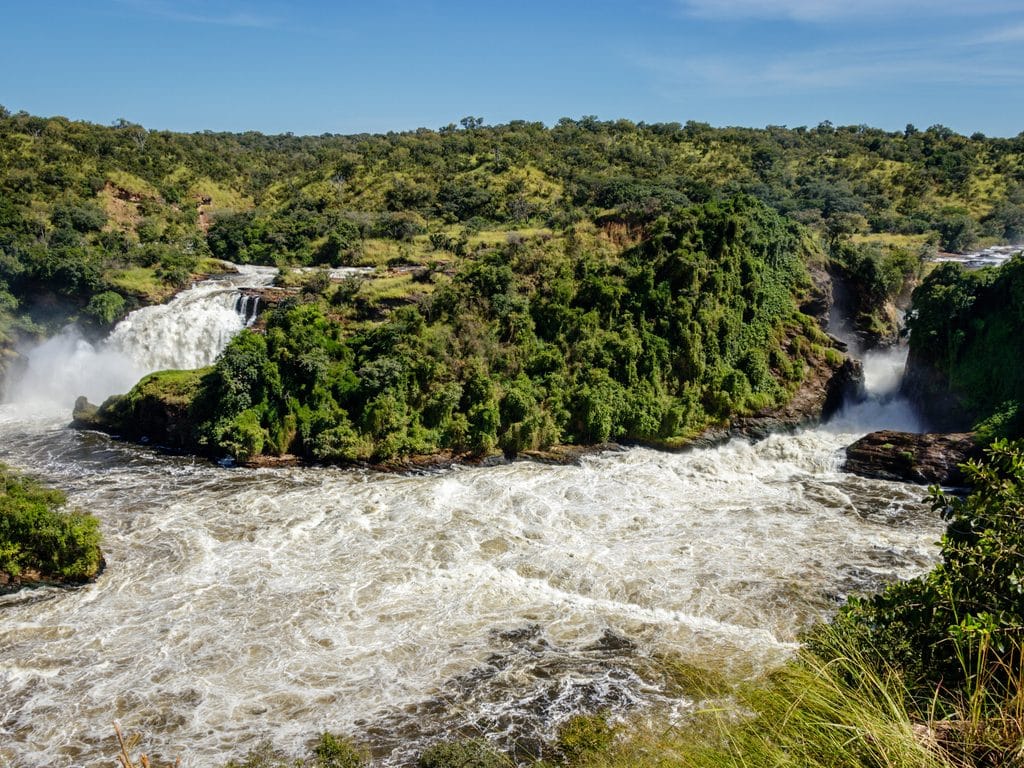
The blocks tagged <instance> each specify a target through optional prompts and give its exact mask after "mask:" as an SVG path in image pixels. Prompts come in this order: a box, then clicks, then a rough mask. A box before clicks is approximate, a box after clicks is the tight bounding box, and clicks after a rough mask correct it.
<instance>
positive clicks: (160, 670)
mask: <svg viewBox="0 0 1024 768" xmlns="http://www.w3.org/2000/svg"><path fill="white" fill-rule="evenodd" d="M193 290H195V291H198V292H199V293H203V292H204V291H207V290H208V288H206V287H203V286H199V287H197V288H196V289H193ZM209 290H210V294H209V295H208V296H207V300H208V301H210V302H213V303H217V304H218V305H219V306H230V307H231V309H230V312H231V313H234V312H235V310H234V307H235V304H236V303H237V301H236V300H233V299H232V296H230V295H229V296H227V297H219V298H218V297H216V292H215V291H214V290H213V289H212V288H211V289H209ZM193 295H196V294H193ZM172 306H174V307H175V309H174V310H173V311H179V310H180V311H182V312H184V313H185V314H186V315H187V318H188V319H187V320H186V321H185V322H183V323H181V324H178V323H174V322H172V323H168V324H167V325H166V327H167V328H170V329H174V328H181V327H186V328H189V329H190V333H189V334H188V335H187V338H185V337H183V336H182V335H180V334H178V333H177V331H169V333H170V334H171V336H169V337H168V336H162V337H161V338H159V339H157V338H156V334H151V333H150V332H151V331H155V326H156V325H157V324H158V323H160V322H161V321H160V320H159V319H158V314H159V313H149V314H145V315H137V316H131V317H130V318H129V319H128V321H127V322H128V323H129V324H130V325H131V326H132V327H134V328H135V331H136V332H137V333H138V334H139V336H140V337H142V338H149V339H150V342H149V346H148V347H147V348H148V349H150V350H158V349H171V350H173V351H174V354H176V355H179V356H180V357H178V358H176V359H179V360H182V361H189V363H188V364H194V363H192V362H191V361H193V360H198V359H209V357H206V358H202V356H203V355H207V356H209V355H210V353H211V350H210V349H209V348H208V347H207V348H206V349H205V350H200V349H198V348H197V346H196V345H200V346H202V345H207V344H211V342H210V339H217V340H219V341H215V342H212V344H213V346H216V344H217V343H223V341H224V339H223V337H222V336H221V335H219V334H220V331H215V328H216V327H219V326H217V324H218V323H220V322H221V320H222V319H223V317H224V316H223V315H218V314H216V313H213V312H211V311H210V308H209V306H207V305H206V304H205V303H197V302H191V303H190V302H187V301H179V302H178V303H177V304H176V305H175V304H174V303H172V304H168V305H166V308H165V309H167V310H169V311H171V307H172ZM200 318H203V321H202V322H207V321H210V320H212V322H213V325H205V326H203V325H202V322H200ZM232 322H233V323H234V324H235V329H236V330H237V329H238V328H240V327H241V326H242V325H243V324H244V318H240V317H237V315H236V319H235V320H233V321H232ZM200 326H202V329H201V328H200ZM126 333H127V331H126V329H125V328H123V327H121V326H119V328H118V329H115V331H114V333H113V337H115V338H120V337H121V336H122V335H124V334H126ZM161 333H164V332H161ZM190 345H191V346H190ZM139 348H141V347H136V349H139ZM161 359H163V358H161ZM138 360H139V359H138V358H136V361H138ZM140 364H142V363H140ZM161 364H167V363H166V362H162V363H161ZM175 364H185V363H184V362H183V363H175ZM79 368H81V369H82V370H84V369H85V366H79ZM100 369H102V370H106V369H107V366H105V365H101V366H100ZM74 386H76V387H79V388H80V389H81V390H82V391H86V392H89V391H90V390H89V389H82V385H81V383H80V382H75V384H74ZM99 386H100V389H102V385H99ZM14 391H15V392H18V391H19V390H14ZM30 391H33V392H36V393H42V392H45V391H50V390H47V389H46V388H45V387H43V386H42V385H33V386H32V387H31V388H30ZM92 391H94V392H97V394H96V397H97V398H100V399H101V398H102V397H103V396H104V395H106V394H110V393H111V391H109V390H108V391H98V390H92ZM21 392H22V393H24V392H26V390H25V389H22V390H21ZM78 393H79V392H76V393H75V394H78ZM22 396H23V397H24V395H22ZM72 397H73V396H72ZM36 400H37V401H38V398H36ZM68 405H69V400H68V396H67V395H66V394H61V395H60V399H59V400H58V402H57V403H56V405H55V406H45V405H43V404H41V403H39V402H37V403H36V405H35V406H33V407H28V404H27V402H26V401H24V400H23V401H21V402H17V403H13V402H12V403H8V404H7V405H4V406H3V407H2V409H0V426H2V429H3V432H4V434H5V437H6V442H5V448H4V449H3V453H2V458H3V460H4V461H5V462H7V463H8V464H10V465H11V466H13V467H16V468H21V469H25V470H31V471H32V472H33V473H35V474H36V475H39V476H41V477H42V478H44V479H45V480H47V481H49V482H52V483H54V484H58V485H60V486H61V487H63V488H65V489H66V490H67V491H68V493H69V496H70V498H71V501H72V503H73V504H75V505H77V506H81V507H84V508H88V509H90V510H93V511H95V512H96V513H97V515H99V517H100V518H101V520H102V526H103V533H104V537H105V555H106V559H107V568H106V570H105V571H104V573H103V574H102V575H101V577H100V578H99V580H98V581H97V582H96V583H94V584H91V585H88V586H86V587H84V588H81V589H76V590H71V591H62V590H56V589H40V590H32V591H24V592H20V593H16V594H13V595H7V596H3V597H0V606H2V609H3V611H4V618H5V621H4V623H3V625H2V626H0V670H2V672H0V675H2V678H3V691H4V692H3V694H2V695H0V733H2V734H3V736H4V738H3V739H2V740H0V757H2V758H3V759H5V760H7V761H11V762H13V763H15V764H18V765H26V766H43V765H46V766H69V767H70V766H86V767H87V768H91V767H92V766H100V765H106V764H108V763H109V758H110V755H111V752H112V750H111V744H112V738H111V726H110V723H111V721H112V720H117V721H119V722H120V723H121V724H122V726H123V728H125V729H126V730H128V731H132V732H140V733H144V734H145V737H146V742H147V749H148V750H149V751H150V754H151V755H152V756H154V757H159V758H161V759H164V760H166V761H168V762H171V761H173V758H174V757H175V756H177V755H179V754H180V755H182V757H183V760H184V762H183V765H185V766H199V765H210V764H217V763H220V762H224V761H225V760H226V759H228V758H229V757H230V756H231V755H233V754H238V753H240V752H244V751H245V750H246V749H247V748H249V747H252V746H254V745H255V744H256V743H258V742H259V741H260V740H261V739H263V738H264V737H270V738H271V739H272V740H273V741H274V743H275V744H277V745H279V746H281V747H282V748H284V749H286V750H289V751H291V752H292V753H297V752H299V751H301V747H302V745H303V744H304V743H305V741H306V740H307V739H309V738H310V736H311V735H313V734H314V733H315V732H317V731H318V730H324V729H330V730H332V731H339V732H343V733H348V734H350V735H352V736H353V737H354V738H356V739H357V740H361V741H364V742H366V743H368V744H369V745H370V746H371V748H372V750H373V753H374V755H375V756H376V757H377V759H379V760H380V761H381V763H382V764H385V765H404V764H407V763H409V762H410V760H411V759H412V755H413V754H414V753H415V751H416V750H417V749H418V748H420V747H422V746H423V745H424V744H426V743H428V742H430V741H431V740H433V739H436V738H438V737H441V736H448V735H455V734H466V733H481V732H485V733H487V734H489V735H490V736H492V737H494V738H496V739H498V741H499V743H500V744H501V745H502V746H503V747H513V746H518V748H519V749H521V750H523V751H525V752H530V750H531V749H532V750H536V749H537V745H538V744H539V741H540V740H541V739H543V738H544V737H550V735H551V733H552V729H553V728H554V727H555V726H557V724H558V723H559V722H561V721H563V720H564V719H565V718H566V717H568V716H569V715H570V714H572V713H575V712H579V711H597V710H601V709H610V710H611V711H613V712H614V713H616V714H617V715H618V716H628V715H629V714H631V713H632V714H636V713H644V712H654V711H657V712H662V713H668V716H669V717H679V716H682V715H684V714H685V712H686V711H687V710H688V708H690V707H692V706H694V703H695V702H694V701H693V700H692V699H691V698H689V697H687V696H686V695H684V694H681V692H680V691H679V690H678V689H677V688H675V687H674V686H673V684H672V681H671V679H670V676H669V677H667V676H666V672H665V667H664V664H663V660H664V659H666V658H675V659H679V660H681V661H683V662H685V663H687V664H690V665H693V666H694V667H697V668H703V669H709V670H714V671H716V672H724V673H726V674H727V675H729V676H732V677H734V678H742V677H747V676H750V675H753V674H756V673H758V672H761V671H764V670H765V669H767V668H770V667H772V666H774V665H777V664H778V663H780V661H781V660H782V659H784V658H786V657H787V656H788V654H789V653H791V651H792V650H793V649H794V647H795V642H796V639H797V635H798V633H799V632H800V631H801V630H802V629H803V628H805V627H806V626H808V625H809V623H810V622H812V621H814V620H815V619H818V618H821V617H823V616H825V615H828V614H829V613H830V612H832V611H833V610H834V608H835V606H836V605H837V604H838V602H839V601H840V600H841V599H842V598H843V597H844V596H845V595H847V594H850V593H853V592H859V591H866V590H873V589H876V588H878V587H879V586H880V585H881V584H882V583H884V582H886V581H890V580H893V579H899V578H906V577H909V576H912V575H915V574H918V573H921V572H922V571H924V570H925V569H926V568H928V567H929V566H930V565H931V563H932V562H933V561H934V558H935V556H936V548H935V545H934V542H935V541H936V539H937V538H938V536H939V534H940V532H941V523H940V521H939V520H937V519H935V518H934V516H933V515H932V514H931V512H930V511H929V510H928V509H927V507H926V505H924V504H923V503H922V502H921V495H922V494H921V491H920V490H919V489H918V488H916V487H908V486H905V485H902V484H897V483H889V482H884V481H877V480H868V479H864V478H860V477H856V476H853V475H848V474H844V473H841V472H840V471H839V465H840V463H841V459H842V456H841V450H842V448H843V447H844V446H845V445H847V444H848V443H849V442H851V441H852V440H853V439H854V438H855V437H857V436H858V435H859V433H860V431H862V427H861V426H859V420H860V417H859V416H858V415H857V412H856V411H855V410H851V409H848V410H847V411H846V412H845V413H844V414H842V415H841V416H840V417H839V418H838V419H837V420H836V421H835V422H834V423H833V424H831V425H825V426H820V427H816V428H811V429H806V430H803V431H799V432H796V433H793V434H775V435H772V436H770V437H768V438H767V439H764V440H761V441H759V442H756V443H753V444H751V443H750V442H748V441H746V440H742V439H735V440H732V441H730V442H727V443H725V444H722V445H719V446H716V447H711V448H704V449H694V450H691V451H688V452H684V453H662V452H656V451H652V450H649V449H643V448H634V449H630V450H624V451H612V452H605V453H600V454H596V455H591V456H586V457H584V458H582V459H581V460H580V462H579V463H578V464H576V465H567V466H548V465H542V464H537V463H533V462H529V461H517V462H512V463H508V464H505V465H503V466H496V467H485V468H470V467H456V468H454V469H452V470H449V471H445V472H437V473H422V474H412V475H394V474H382V473H378V472H373V471H369V470H358V469H354V470H353V469H330V468H320V469H316V470H309V469H299V468H292V469H245V468H235V469H224V468H221V467H218V466H216V465H214V464H211V463H209V462H207V461H205V460H197V459H194V458H190V457H187V456H176V455H168V454H165V453H162V452H160V451H158V450H154V449H151V448H145V447H139V446H136V445H133V444H129V443H123V442H117V441H113V440H111V439H110V438H108V437H106V436H104V435H101V434H98V433H94V432H81V431H73V430H69V429H67V428H66V424H67V421H68ZM864 407H872V408H874V409H875V412H874V417H875V422H876V423H877V422H878V421H879V420H880V419H881V420H884V414H880V413H879V411H878V403H874V404H873V405H872V404H870V403H868V404H865V406H864ZM872 426H875V424H872ZM672 713H675V714H672ZM69 722H70V723H72V725H71V726H70V727H69V725H68V724H69Z"/></svg>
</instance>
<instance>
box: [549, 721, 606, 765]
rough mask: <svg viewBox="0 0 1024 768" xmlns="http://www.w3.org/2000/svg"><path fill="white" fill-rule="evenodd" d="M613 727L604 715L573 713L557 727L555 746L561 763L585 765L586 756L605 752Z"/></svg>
mask: <svg viewBox="0 0 1024 768" xmlns="http://www.w3.org/2000/svg"><path fill="white" fill-rule="evenodd" d="M614 738H615V729H614V728H613V727H612V725H611V724H610V723H609V722H608V718H607V717H606V716H604V715H575V716H574V717H571V718H569V719H568V720H566V721H565V722H564V723H562V725H561V726H559V728H558V735H557V736H556V737H555V748H556V749H557V750H558V755H559V761H560V762H561V763H562V764H563V765H567V766H575V765H585V764H586V761H587V758H590V757H593V756H594V755H596V754H600V753H602V752H606V751H607V750H608V748H609V747H611V745H612V741H613V740H614Z"/></svg>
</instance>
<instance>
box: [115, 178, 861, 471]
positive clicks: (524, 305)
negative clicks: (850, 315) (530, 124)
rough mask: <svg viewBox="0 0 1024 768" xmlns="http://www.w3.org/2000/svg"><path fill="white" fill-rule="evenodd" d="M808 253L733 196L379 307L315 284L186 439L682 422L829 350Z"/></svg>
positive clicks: (455, 433) (367, 448)
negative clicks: (367, 307) (374, 315)
mask: <svg viewBox="0 0 1024 768" xmlns="http://www.w3.org/2000/svg"><path fill="white" fill-rule="evenodd" d="M811 256H813V245H812V244H811V243H810V242H809V241H808V237H807V234H806V233H805V232H804V230H803V229H802V228H801V227H800V226H799V225H796V224H794V223H792V222H787V221H786V220H785V219H783V218H782V217H780V216H779V215H778V214H776V213H774V212H773V211H771V210H770V209H768V208H767V207H766V206H764V205H763V204H761V203H759V202H757V201H756V200H753V199H752V198H744V197H740V198H734V199H732V200H729V201H725V202H722V203H709V204H705V205H701V206H694V207H690V208H686V209H681V210H679V211H677V212H676V213H675V214H674V215H673V216H671V217H662V218H660V219H659V220H658V221H656V222H655V223H654V224H653V225H652V228H651V235H650V236H649V237H648V238H647V239H645V240H643V241H642V242H641V243H639V244H638V245H636V246H634V247H631V248H628V249H626V250H625V251H622V252H621V253H619V252H615V251H614V250H609V251H606V252H603V253H601V252H595V251H594V250H592V249H590V248H587V247H584V244H582V243H578V242H577V243H571V244H570V246H569V247H568V248H560V247H552V245H551V243H550V242H547V241H544V240H538V241H534V242H520V241H513V242H509V243H507V244H505V245H503V246H499V247H495V248H492V249H489V250H488V251H487V252H486V253H481V254H478V255H476V256H475V257H473V258H467V259H465V260H464V261H463V262H462V263H461V265H460V266H459V268H458V269H457V270H456V271H455V272H454V274H453V275H452V276H451V277H450V278H449V277H447V276H443V275H442V276H439V277H438V284H437V285H436V286H434V287H435V290H433V292H432V293H431V294H430V295H429V296H424V297H423V298H422V300H421V301H420V302H419V303H418V304H415V305H407V306H403V307H399V308H396V309H394V310H393V311H391V312H390V313H389V314H388V315H387V317H386V319H384V320H383V321H376V320H369V321H366V320H361V319H360V317H359V310H358V306H357V305H356V304H354V303H353V302H352V301H351V300H350V299H351V297H352V295H355V296H356V297H358V286H355V293H354V294H353V288H352V287H351V286H348V285H341V286H336V287H335V286H330V285H323V286H320V287H321V289H322V290H323V294H322V295H319V296H315V295H311V294H307V295H306V296H305V298H304V299H302V300H301V301H299V300H296V301H293V302H285V303H284V304H282V305H281V306H279V307H278V308H277V309H275V310H274V311H272V312H271V313H270V314H269V316H268V317H267V320H266V327H265V329H263V332H262V333H255V332H243V333H242V334H240V335H239V336H237V337H236V338H235V339H234V340H233V341H232V342H231V343H230V344H229V345H228V347H227V349H226V350H225V351H224V353H223V354H222V355H221V357H220V358H219V359H218V361H217V363H216V365H215V366H214V367H213V369H212V370H211V371H210V372H208V373H206V374H205V375H204V376H202V378H201V379H200V380H199V383H198V387H197V390H196V392H195V395H194V400H193V405H192V408H191V420H192V421H193V422H194V423H195V424H196V434H195V438H196V440H197V441H198V443H199V444H200V445H203V446H205V449H206V450H208V451H211V452H214V453H217V454H219V455H222V454H224V453H229V454H231V455H234V456H235V457H238V458H241V459H248V458H251V457H253V456H257V455H260V454H270V455H280V454H283V453H288V452H290V453H296V454H300V455H302V456H305V457H306V458H308V459H312V460H317V461H345V462H351V461H366V460H373V461H381V460H385V459H389V458H391V457H394V456H396V455H403V454H415V453H433V452H436V451H438V450H439V449H451V450H453V451H456V452H460V453H470V454H475V455H483V454H487V453H489V452H492V451H493V450H495V449H501V450H503V451H504V452H505V453H507V454H510V455H514V454H517V453H520V452H523V451H528V450H536V449H539V448H546V447H548V446H551V445H553V444H556V443H585V444H586V443H600V442H604V441H607V440H609V439H614V440H635V441H646V442H652V441H659V442H666V443H670V442H672V441H674V440H679V439H685V438H687V437H690V436H692V435H693V434H695V433H696V432H699V431H700V430H702V429H704V428H705V427H707V426H708V425H709V424H713V423H720V422H723V421H726V420H728V419H729V418H730V417H733V416H736V415H747V414H756V413H763V412H766V411H769V410H771V409H772V408H776V407H778V406H780V405H783V404H785V403H786V402H787V401H788V400H789V399H790V398H791V397H792V395H793V392H794V391H795V390H796V388H797V387H798V385H799V384H800V383H801V382H802V381H804V379H805V378H806V377H807V375H808V371H809V370H810V369H812V368H815V367H816V366H817V367H822V366H824V367H825V368H826V369H827V370H828V372H829V373H831V372H832V368H834V367H836V366H838V364H839V363H840V362H841V359H842V356H841V355H840V354H839V353H838V352H837V351H835V350H834V349H831V346H830V345H831V341H830V340H829V339H828V338H827V337H826V336H825V335H824V334H823V333H822V332H821V330H820V329H819V328H818V326H817V324H816V322H815V321H814V320H813V319H812V318H810V317H808V316H806V315H804V314H802V313H801V312H800V311H799V308H798V305H799V299H800V298H801V297H802V296H803V295H804V294H805V293H806V292H807V291H808V290H809V289H810V282H809V279H808V276H807V272H806V269H805V267H804V262H805V260H807V259H809V258H811ZM420 279H421V281H423V282H425V283H427V282H430V281H431V280H432V279H433V276H432V274H431V273H429V272H428V273H424V274H423V275H422V276H421V278H420ZM830 366H831V367H830ZM826 378H827V377H826ZM161 379H164V380H166V382H167V387H168V388H169V390H170V389H173V388H174V386H175V383H176V382H180V381H181V379H182V376H181V374H177V373H168V374H164V375H162V376H161V375H157V376H155V377H150V378H148V379H147V380H146V381H145V382H144V383H143V386H142V388H141V389H140V390H139V392H136V393H132V394H130V395H129V396H128V397H127V398H125V399H123V400H116V401H113V402H111V403H108V404H107V405H106V406H105V407H104V409H103V412H104V413H105V414H106V415H108V416H116V417H117V418H118V419H119V420H120V421H121V422H135V423H138V422H140V421H142V420H143V419H142V418H141V417H140V414H139V413H138V409H137V407H136V405H137V404H138V403H140V402H141V397H140V395H141V392H142V391H143V390H144V389H146V388H148V387H150V386H152V385H153V384H154V383H156V382H158V381H159V380H161ZM819 383H822V382H819Z"/></svg>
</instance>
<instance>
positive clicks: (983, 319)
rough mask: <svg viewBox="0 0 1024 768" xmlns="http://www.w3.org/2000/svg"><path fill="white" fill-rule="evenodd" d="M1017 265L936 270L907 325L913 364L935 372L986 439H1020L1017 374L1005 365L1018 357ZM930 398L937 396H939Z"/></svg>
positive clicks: (1022, 346) (1023, 282)
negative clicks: (995, 267)
mask: <svg viewBox="0 0 1024 768" xmlns="http://www.w3.org/2000/svg"><path fill="white" fill-rule="evenodd" d="M1022 322H1024V260H1022V259H1021V258H1020V257H1019V256H1018V257H1014V258H1013V259H1011V260H1010V261H1008V262H1007V263H1005V264H1004V265H1003V266H1002V267H1000V268H998V269H991V268H990V269H982V270H977V271H967V270H964V269H962V268H961V267H960V266H959V265H956V264H943V265H940V266H939V267H938V268H937V269H935V270H934V271H933V272H932V273H931V274H930V275H928V277H927V278H926V279H925V280H924V282H923V283H922V284H921V286H920V287H918V288H917V290H915V291H914V313H913V314H912V315H911V317H910V318H909V319H908V327H909V328H910V333H911V335H910V345H911V354H912V360H913V361H914V362H915V363H916V364H917V365H918V366H920V367H922V368H924V369H926V370H930V371H932V372H934V374H935V378H936V381H937V382H938V386H939V387H941V388H942V389H943V390H948V391H950V392H952V393H953V394H954V395H955V396H956V398H957V401H958V403H959V404H960V406H961V407H962V409H963V410H964V411H965V413H966V416H967V417H969V418H970V419H971V420H972V421H975V422H981V423H982V424H983V427H982V436H983V437H985V438H988V439H991V438H994V437H997V436H1004V437H1011V438H1015V437H1020V436H1021V435H1022V434H1024V431H1022V427H1024V424H1022V423H1021V418H1020V417H1019V416H1018V415H1017V414H1018V413H1019V411H1020V403H1022V402H1024V371H1022V370H1021V369H1020V366H1016V365H1006V361H1007V360H1017V359H1020V356H1021V355H1022V354H1024V334H1022V333H1021V327H1022ZM936 394H942V391H939V392H937V393H936Z"/></svg>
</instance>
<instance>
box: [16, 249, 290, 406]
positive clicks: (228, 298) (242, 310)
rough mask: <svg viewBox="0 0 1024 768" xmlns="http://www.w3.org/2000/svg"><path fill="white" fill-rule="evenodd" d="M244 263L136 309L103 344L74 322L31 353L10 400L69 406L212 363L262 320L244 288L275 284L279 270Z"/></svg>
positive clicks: (27, 354) (102, 397)
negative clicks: (162, 373) (82, 398)
mask: <svg viewBox="0 0 1024 768" xmlns="http://www.w3.org/2000/svg"><path fill="white" fill-rule="evenodd" d="M238 270H239V272H238V274H233V275H229V276H226V277H222V278H218V279H214V280H205V281H203V282H201V283H198V284H196V285H194V286H193V287H191V288H189V289H187V290H184V291H182V292H181V293H179V294H178V295H177V296H175V297H174V298H173V299H172V300H171V301H169V302H168V303H167V304H159V305H155V306H150V307H143V308H142V309H139V310H136V311H135V312H132V313H131V314H129V315H128V316H127V317H126V318H125V319H124V320H122V321H121V322H120V323H118V324H117V326H115V328H114V329H113V331H111V333H110V335H109V336H108V337H107V338H106V339H105V340H103V341H102V342H100V343H99V344H95V345H94V344H91V343H90V342H88V341H87V340H86V339H85V338H83V337H82V335H81V333H80V332H79V330H78V329H77V328H76V327H74V326H68V327H67V328H65V329H64V330H63V331H62V332H61V333H59V334H58V335H57V336H54V337H53V338H50V339H47V340H46V341H44V342H43V343H42V344H40V345H38V346H36V347H34V348H33V349H31V350H29V351H28V352H27V353H26V355H25V357H26V360H27V365H26V367H25V369H24V370H23V371H21V372H20V374H19V375H17V376H16V377H15V378H14V380H13V381H12V382H11V383H10V385H9V387H8V390H7V393H6V398H5V399H6V401H7V402H12V403H19V404H26V405H28V404H33V405H36V406H42V407H44V408H45V407H47V406H51V407H59V408H60V409H62V410H65V409H67V408H69V407H70V405H71V404H72V403H73V402H74V400H75V398H76V397H78V396H79V395H85V396H86V397H88V398H89V400H90V401H92V402H95V403H98V402H102V401H103V400H104V399H106V398H107V397H109V396H110V395H113V394H119V393H122V392H127V391H128V390H129V389H130V388H131V387H132V386H133V385H134V384H135V383H136V382H137V381H138V380H139V379H140V378H142V377H143V376H145V375H146V374H148V373H152V372H153V371H160V370H168V369H188V368H200V367H202V366H204V365H209V364H210V363H212V362H213V361H214V360H215V359H216V357H217V355H218V354H220V352H221V351H222V350H223V349H224V347H225V346H226V345H227V343H228V342H229V341H230V340H231V338H232V337H233V336H234V335H235V334H236V333H238V332H239V331H240V330H242V329H243V328H244V327H246V326H247V325H250V324H251V323H252V322H253V321H254V320H255V311H256V308H257V307H256V302H255V300H253V301H249V300H243V299H246V297H243V295H242V294H241V293H240V292H239V288H242V287H257V286H263V285H268V284H269V283H270V282H271V281H272V280H273V278H274V275H275V274H276V272H277V270H275V269H272V268H266V267H238Z"/></svg>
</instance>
